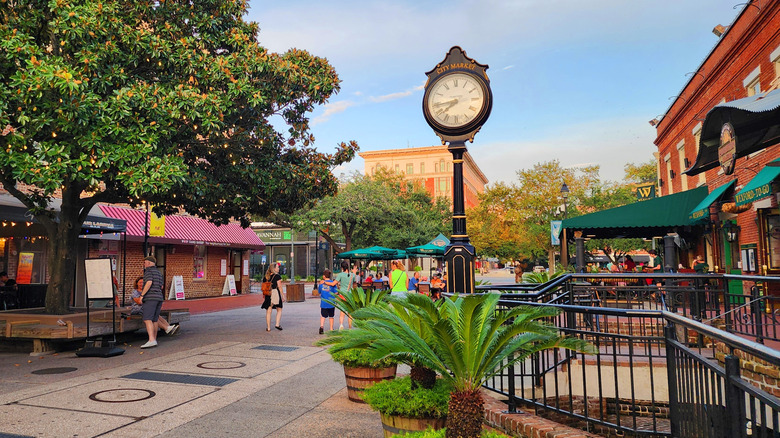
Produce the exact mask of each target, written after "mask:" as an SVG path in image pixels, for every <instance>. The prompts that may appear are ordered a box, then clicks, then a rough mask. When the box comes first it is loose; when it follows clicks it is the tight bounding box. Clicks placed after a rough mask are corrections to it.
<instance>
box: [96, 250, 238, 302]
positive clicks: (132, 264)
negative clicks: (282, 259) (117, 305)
mask: <svg viewBox="0 0 780 438" xmlns="http://www.w3.org/2000/svg"><path fill="white" fill-rule="evenodd" d="M229 255H230V248H223V247H214V246H208V247H206V263H205V276H204V278H199V279H196V278H193V256H194V247H193V246H192V245H167V246H166V247H165V261H164V264H165V265H164V269H161V271H163V272H164V274H165V296H166V298H167V297H168V292H169V290H170V287H171V282H172V281H173V277H174V276H176V275H181V276H182V280H183V282H184V295H185V297H186V299H191V298H205V297H217V296H220V295H222V288H223V285H224V284H225V278H226V276H223V275H221V272H220V271H221V261H222V260H223V259H224V260H226V261H227V274H228V275H229V274H233V269H232V267H231V265H230V259H229ZM89 257H98V252H97V249H96V248H94V247H90V255H89ZM244 260H249V251H244V252H243V254H242V261H241V266H242V268H241V274H242V275H241V277H240V278H238V277H236V283H238V282H239V281H240V283H241V285H240V289H239V290H240V291H241V293H249V277H248V276H244V275H243V263H244ZM162 263H163V261H162V260H161V258H158V262H157V264H158V266H159V265H161V264H162ZM117 264H118V270H117V274H119V275H118V277H119V278H118V279H119V282H120V290H121V289H122V287H121V283H122V276H121V269H122V251H121V249H120V252H119V255H118V257H117ZM161 268H163V267H161ZM140 275H143V243H141V242H128V243H127V277H126V278H127V280H126V281H127V289H126V291H127V293H129V292H130V291H132V288H133V281H134V280H135V279H136V278H137V277H138V276H140ZM236 286H238V284H236Z"/></svg>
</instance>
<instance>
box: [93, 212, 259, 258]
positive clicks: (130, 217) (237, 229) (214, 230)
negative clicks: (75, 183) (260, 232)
mask: <svg viewBox="0 0 780 438" xmlns="http://www.w3.org/2000/svg"><path fill="white" fill-rule="evenodd" d="M100 210H101V211H102V212H103V214H105V215H106V216H108V217H112V218H115V219H124V220H126V221H127V240H131V241H143V239H144V234H145V233H144V223H145V221H146V212H145V211H141V210H133V209H130V208H122V207H114V206H112V205H100ZM149 242H150V243H172V244H180V245H208V246H224V247H230V248H246V249H260V250H262V249H263V248H265V244H264V243H263V241H262V240H260V238H259V237H257V234H255V232H254V231H252V230H251V229H249V228H242V227H241V225H239V224H232V223H231V224H226V225H220V226H217V225H214V224H212V223H211V222H209V221H207V220H205V219H201V218H197V217H192V216H178V215H173V216H165V236H149Z"/></svg>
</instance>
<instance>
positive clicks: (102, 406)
mask: <svg viewBox="0 0 780 438" xmlns="http://www.w3.org/2000/svg"><path fill="white" fill-rule="evenodd" d="M513 278H514V277H513V276H512V275H510V274H509V273H508V271H493V272H491V273H490V274H489V275H488V276H485V277H481V276H478V279H485V280H489V281H491V282H492V283H506V282H511V281H513ZM308 293H310V291H308V290H307V294H308ZM223 299H225V300H229V299H230V298H229V297H225V298H223ZM282 315H283V318H282V327H283V328H284V330H283V331H278V330H274V329H272V331H270V332H266V331H265V312H264V311H263V310H262V309H260V307H259V306H253V307H247V308H241V309H234V310H226V311H221V312H214V313H203V314H197V315H192V317H191V319H190V321H186V322H184V323H182V325H181V329H180V331H179V333H177V334H175V335H174V336H165V335H162V334H161V335H160V336H159V338H158V341H159V346H158V347H156V348H152V349H146V350H142V349H141V348H140V346H141V344H143V343H144V342H145V341H146V335H145V333H144V332H143V331H141V332H137V333H135V334H130V335H125V336H123V337H121V338H120V345H121V346H122V347H123V348H125V349H126V351H125V353H124V354H123V355H121V356H116V357H111V358H79V357H77V356H76V355H75V348H77V347H79V346H80V345H78V344H76V345H74V346H73V348H74V349H73V350H70V351H66V352H62V353H59V354H55V355H49V356H42V357H32V356H30V355H29V354H28V352H13V353H9V352H4V353H0V370H2V373H0V388H2V390H1V391H0V392H1V393H2V395H0V437H9V436H10V437H15V436H24V437H27V436H35V437H66V436H79V437H84V436H90V437H92V436H106V437H155V436H165V437H166V438H175V437H182V438H191V437H195V436H230V437H250V436H251V437H297V436H306V437H381V436H382V427H381V424H380V421H379V414H377V413H375V412H373V411H371V410H370V409H369V408H368V407H367V406H366V405H361V404H356V403H353V402H350V401H349V400H348V399H347V395H346V388H345V382H344V374H343V371H342V368H341V366H340V365H338V364H336V363H334V362H333V361H331V359H330V356H329V355H328V354H327V352H326V351H325V350H324V349H323V348H320V347H314V346H313V344H314V342H315V341H316V340H317V339H319V338H320V337H321V336H320V335H319V334H318V333H317V331H318V328H319V299H313V298H311V297H310V296H309V297H308V298H307V300H306V301H305V302H303V303H285V309H284V310H283V314H282ZM337 324H338V322H337ZM399 370H400V372H402V373H403V372H404V368H403V367H402V368H400V369H399ZM47 373H52V374H47Z"/></svg>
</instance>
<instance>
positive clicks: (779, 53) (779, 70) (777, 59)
mask: <svg viewBox="0 0 780 438" xmlns="http://www.w3.org/2000/svg"><path fill="white" fill-rule="evenodd" d="M769 62H771V63H772V65H774V66H775V81H776V80H777V78H779V77H780V46H777V48H776V49H775V50H773V51H772V53H770V54H769Z"/></svg>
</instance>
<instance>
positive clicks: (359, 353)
mask: <svg viewBox="0 0 780 438" xmlns="http://www.w3.org/2000/svg"><path fill="white" fill-rule="evenodd" d="M329 353H330V357H331V358H332V359H333V360H334V361H336V362H338V363H340V364H342V365H344V366H348V367H368V368H387V367H391V366H393V365H395V364H397V363H398V362H396V361H394V360H392V359H382V360H378V361H371V359H369V355H368V352H367V350H362V349H361V350H358V349H350V350H342V351H337V352H334V351H329Z"/></svg>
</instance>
